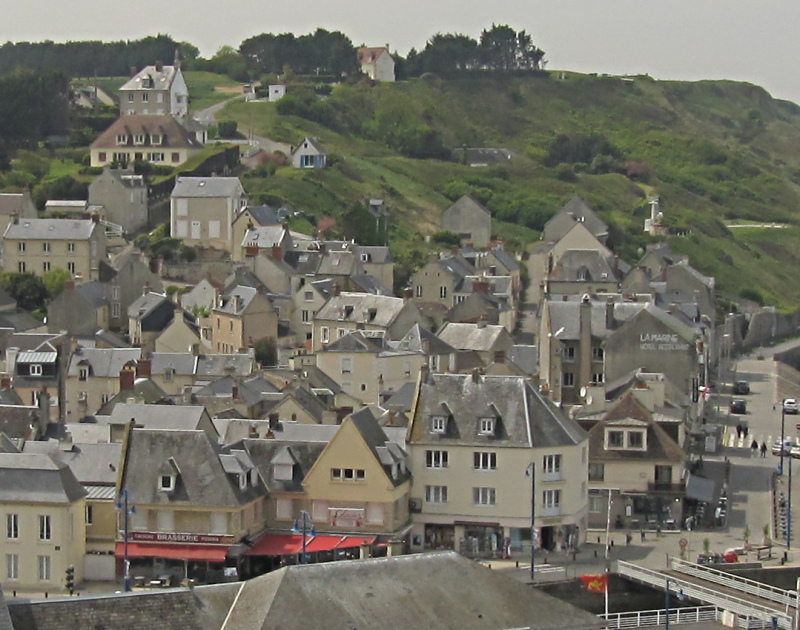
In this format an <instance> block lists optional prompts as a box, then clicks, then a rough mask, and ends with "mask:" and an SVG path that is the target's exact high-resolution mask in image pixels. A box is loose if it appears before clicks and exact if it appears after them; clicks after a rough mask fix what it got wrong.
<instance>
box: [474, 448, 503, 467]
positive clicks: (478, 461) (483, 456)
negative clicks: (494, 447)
mask: <svg viewBox="0 0 800 630" xmlns="http://www.w3.org/2000/svg"><path fill="white" fill-rule="evenodd" d="M472 468H473V469H474V470H497V453H496V452H495V451H474V452H473V454H472Z"/></svg>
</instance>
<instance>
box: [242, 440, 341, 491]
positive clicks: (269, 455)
mask: <svg viewBox="0 0 800 630" xmlns="http://www.w3.org/2000/svg"><path fill="white" fill-rule="evenodd" d="M336 428H338V427H336ZM275 436H276V437H275V439H267V440H259V439H246V440H242V441H241V442H237V443H234V444H233V445H231V447H232V448H238V447H239V446H240V445H241V446H243V447H244V448H245V449H247V452H248V453H249V454H250V458H251V459H252V460H253V463H254V464H255V465H256V467H257V468H258V472H259V474H260V475H261V479H262V480H263V481H264V483H265V484H266V486H267V488H268V489H269V491H270V492H303V479H305V476H306V475H307V474H308V471H309V470H311V468H312V466H313V465H314V463H315V462H316V461H317V458H318V457H319V456H320V454H321V453H322V451H323V450H324V449H325V447H326V446H327V444H328V441H329V439H330V438H329V439H328V440H324V441H319V442H294V441H287V440H284V439H282V438H281V434H280V433H279V432H276V433H275ZM287 459H289V460H290V461H293V462H294V469H293V471H292V472H293V474H292V479H286V480H281V479H275V476H274V475H273V464H274V463H276V461H275V460H278V461H279V462H285V461H286V460H287Z"/></svg>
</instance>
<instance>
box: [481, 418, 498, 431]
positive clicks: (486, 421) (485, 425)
mask: <svg viewBox="0 0 800 630" xmlns="http://www.w3.org/2000/svg"><path fill="white" fill-rule="evenodd" d="M478 433H480V434H481V435H491V434H492V433H494V418H480V425H479V427H478Z"/></svg>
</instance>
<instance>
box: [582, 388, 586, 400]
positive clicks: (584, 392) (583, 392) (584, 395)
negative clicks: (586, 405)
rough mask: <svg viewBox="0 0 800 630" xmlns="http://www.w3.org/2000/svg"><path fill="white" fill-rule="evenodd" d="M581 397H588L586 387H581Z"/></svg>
mask: <svg viewBox="0 0 800 630" xmlns="http://www.w3.org/2000/svg"><path fill="white" fill-rule="evenodd" d="M581 398H586V388H585V387H581Z"/></svg>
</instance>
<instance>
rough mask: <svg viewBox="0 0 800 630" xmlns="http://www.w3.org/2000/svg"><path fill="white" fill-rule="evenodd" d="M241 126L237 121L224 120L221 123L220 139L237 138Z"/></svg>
mask: <svg viewBox="0 0 800 630" xmlns="http://www.w3.org/2000/svg"><path fill="white" fill-rule="evenodd" d="M238 127H239V124H238V123H237V122H236V121H235V120H223V121H222V122H220V123H219V137H220V138H235V137H236V131H237V129H238Z"/></svg>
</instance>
